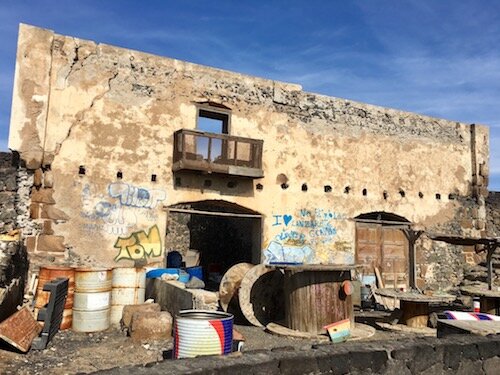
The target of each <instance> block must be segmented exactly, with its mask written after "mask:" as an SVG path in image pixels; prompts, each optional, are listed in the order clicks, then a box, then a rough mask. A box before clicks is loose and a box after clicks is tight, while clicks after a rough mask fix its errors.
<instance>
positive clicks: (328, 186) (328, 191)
mask: <svg viewBox="0 0 500 375" xmlns="http://www.w3.org/2000/svg"><path fill="white" fill-rule="evenodd" d="M323 189H324V191H325V193H331V192H332V187H331V186H330V185H325V186H324V187H323Z"/></svg>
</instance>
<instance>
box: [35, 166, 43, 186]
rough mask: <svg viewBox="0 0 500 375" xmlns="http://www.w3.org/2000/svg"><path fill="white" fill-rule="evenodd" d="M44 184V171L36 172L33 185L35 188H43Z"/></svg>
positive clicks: (37, 170)
mask: <svg viewBox="0 0 500 375" xmlns="http://www.w3.org/2000/svg"><path fill="white" fill-rule="evenodd" d="M42 183H43V171H42V169H41V168H38V169H36V170H35V173H34V175H33V185H34V186H42Z"/></svg>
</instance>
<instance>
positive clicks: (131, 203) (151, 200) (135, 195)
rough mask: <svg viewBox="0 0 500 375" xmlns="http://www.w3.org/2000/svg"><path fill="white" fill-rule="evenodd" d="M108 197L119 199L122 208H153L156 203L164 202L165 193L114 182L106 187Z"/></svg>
mask: <svg viewBox="0 0 500 375" xmlns="http://www.w3.org/2000/svg"><path fill="white" fill-rule="evenodd" d="M108 193H109V196H110V197H112V198H119V200H120V204H121V205H122V206H128V207H139V208H155V207H156V206H157V205H158V202H161V201H163V200H165V198H166V193H165V191H163V190H159V189H150V190H148V189H146V188H143V187H139V186H134V185H129V184H126V183H124V182H114V183H112V184H109V186H108Z"/></svg>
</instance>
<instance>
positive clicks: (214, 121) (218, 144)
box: [196, 108, 229, 160]
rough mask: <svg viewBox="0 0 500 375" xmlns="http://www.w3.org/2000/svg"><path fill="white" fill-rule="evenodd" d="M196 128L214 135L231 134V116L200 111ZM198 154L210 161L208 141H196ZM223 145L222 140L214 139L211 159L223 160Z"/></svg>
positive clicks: (200, 139) (204, 139)
mask: <svg viewBox="0 0 500 375" xmlns="http://www.w3.org/2000/svg"><path fill="white" fill-rule="evenodd" d="M196 128H197V129H198V130H200V131H202V132H206V133H214V134H228V133H229V114H228V113H223V112H215V111H209V110H206V109H201V108H199V109H198V122H197V126H196ZM196 151H197V154H199V155H201V156H202V157H203V159H205V160H208V139H207V138H198V139H197V140H196ZM223 152H224V150H223V144H222V140H220V139H213V140H212V145H211V155H210V156H211V158H213V159H216V158H221V157H222V154H223Z"/></svg>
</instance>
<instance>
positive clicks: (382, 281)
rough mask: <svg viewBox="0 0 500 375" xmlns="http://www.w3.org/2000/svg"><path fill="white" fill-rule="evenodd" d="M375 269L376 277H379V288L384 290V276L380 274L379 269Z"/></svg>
mask: <svg viewBox="0 0 500 375" xmlns="http://www.w3.org/2000/svg"><path fill="white" fill-rule="evenodd" d="M374 269H375V276H376V277H377V284H378V287H379V288H381V289H384V288H385V286H384V280H383V279H382V275H381V274H380V271H379V269H378V267H374Z"/></svg>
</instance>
